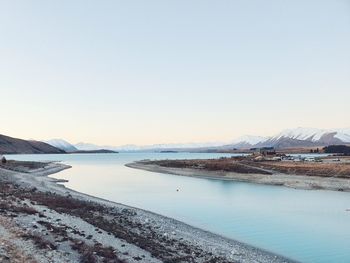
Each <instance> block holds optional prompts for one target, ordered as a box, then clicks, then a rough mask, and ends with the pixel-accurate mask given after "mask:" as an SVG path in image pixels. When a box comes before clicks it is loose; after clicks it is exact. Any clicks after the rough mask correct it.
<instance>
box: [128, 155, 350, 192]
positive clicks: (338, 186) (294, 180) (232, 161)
mask: <svg viewBox="0 0 350 263" xmlns="http://www.w3.org/2000/svg"><path fill="white" fill-rule="evenodd" d="M127 166H128V167H130V168H136V169H143V170H147V171H151V172H159V173H167V174H174V175H180V176H190V177H199V178H207V179H217V180H234V181H242V182H250V183H257V184H268V185H280V186H287V187H292V188H299V189H325V190H333V191H350V158H349V157H322V158H312V159H309V160H305V159H302V158H300V159H299V158H291V157H272V158H264V157H262V156H241V157H232V158H221V159H208V160H201V159H198V160H156V161H150V160H144V161H138V162H134V163H130V164H127Z"/></svg>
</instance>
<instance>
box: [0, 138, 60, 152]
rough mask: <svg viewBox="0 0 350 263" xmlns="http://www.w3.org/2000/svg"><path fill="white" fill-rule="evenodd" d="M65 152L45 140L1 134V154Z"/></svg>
mask: <svg viewBox="0 0 350 263" xmlns="http://www.w3.org/2000/svg"><path fill="white" fill-rule="evenodd" d="M38 153H64V151H63V150H61V149H59V148H56V147H54V146H52V145H49V144H47V143H44V142H39V141H32V140H28V141H27V140H22V139H17V138H12V137H9V136H5V135H1V134H0V154H38Z"/></svg>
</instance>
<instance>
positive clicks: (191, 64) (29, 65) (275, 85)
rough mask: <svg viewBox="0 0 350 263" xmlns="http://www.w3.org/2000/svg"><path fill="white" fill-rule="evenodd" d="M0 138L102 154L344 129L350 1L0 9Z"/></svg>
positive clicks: (13, 2) (349, 93)
mask: <svg viewBox="0 0 350 263" xmlns="http://www.w3.org/2000/svg"><path fill="white" fill-rule="evenodd" d="M0 98H1V100H0V103H1V104H0V105H1V113H0V121H1V129H0V133H2V134H6V135H10V136H14V137H20V138H25V139H28V138H33V139H39V140H41V139H42V140H45V139H51V138H64V139H66V140H68V141H70V142H72V143H77V142H80V141H84V142H90V143H96V144H110V145H121V144H128V143H133V144H153V143H180V142H183V143H185V142H206V141H227V140H232V139H234V138H235V137H237V136H240V135H243V134H256V135H272V134H274V133H276V132H278V131H280V130H281V129H284V128H294V127H298V126H306V127H315V128H340V127H349V126H350V1H349V0H329V1H322V0H308V1H304V0H297V1H283V0H276V1H261V0H256V1H253V0H241V1H234V0H230V1H223V0H212V1H205V0H174V1H166V0H159V1H152V0H150V1H144V0H139V1H133V0H130V1H117V0H115V1H107V0H99V1H98V0H96V1H87V0H81V1H78V0H65V1H64V0H63V1H62V0H60V1H49V0H42V1H29V0H23V1H17V0H8V1H6V0H3V1H1V2H0Z"/></svg>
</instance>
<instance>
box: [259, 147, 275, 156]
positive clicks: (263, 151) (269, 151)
mask: <svg viewBox="0 0 350 263" xmlns="http://www.w3.org/2000/svg"><path fill="white" fill-rule="evenodd" d="M259 152H260V154H261V155H263V156H268V155H276V150H275V148H274V147H262V148H260V149H259Z"/></svg>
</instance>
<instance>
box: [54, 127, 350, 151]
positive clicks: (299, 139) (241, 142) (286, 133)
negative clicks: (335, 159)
mask: <svg viewBox="0 0 350 263" xmlns="http://www.w3.org/2000/svg"><path fill="white" fill-rule="evenodd" d="M47 143H49V144H51V145H53V146H55V147H57V148H60V149H62V150H64V151H66V152H74V151H77V150H80V151H95V150H101V149H104V150H111V151H118V152H135V151H143V152H147V151H163V150H179V151H185V150H198V149H200V150H205V149H210V150H215V149H216V150H220V149H223V150H226V149H233V148H235V149H249V148H255V147H267V146H269V147H275V148H296V147H317V146H319V147H322V146H327V145H331V144H347V143H350V128H345V129H329V130H325V129H315V128H296V129H287V130H283V131H282V132H280V133H278V134H277V135H275V136H271V137H263V136H252V135H245V136H241V137H239V138H237V139H235V140H233V141H231V142H228V143H222V142H213V143H185V144H154V145H147V146H137V145H124V146H108V145H103V146H100V145H95V144H90V143H78V144H75V145H73V144H70V143H69V142H67V141H64V140H61V139H54V140H50V141H47Z"/></svg>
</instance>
